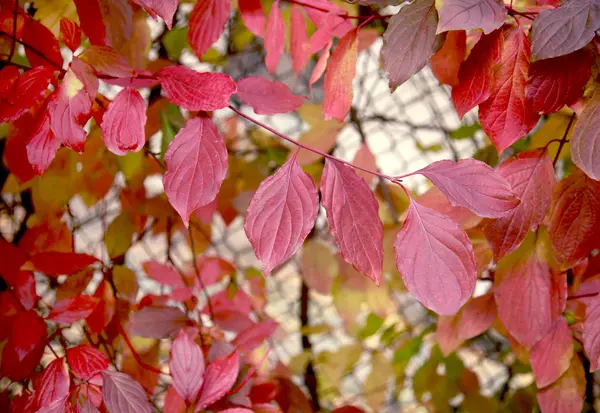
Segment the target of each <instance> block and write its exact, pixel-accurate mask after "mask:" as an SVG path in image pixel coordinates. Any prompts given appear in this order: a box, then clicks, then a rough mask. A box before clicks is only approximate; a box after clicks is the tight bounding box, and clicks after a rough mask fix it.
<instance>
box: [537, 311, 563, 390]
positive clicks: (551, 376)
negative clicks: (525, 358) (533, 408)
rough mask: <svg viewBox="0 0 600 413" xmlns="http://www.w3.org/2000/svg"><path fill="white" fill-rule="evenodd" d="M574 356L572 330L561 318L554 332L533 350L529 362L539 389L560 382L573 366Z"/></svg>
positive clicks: (554, 327)
mask: <svg viewBox="0 0 600 413" xmlns="http://www.w3.org/2000/svg"><path fill="white" fill-rule="evenodd" d="M573 354H574V346H573V337H572V335H571V330H570V329H569V326H568V324H567V322H566V320H565V319H564V318H562V317H561V318H559V319H558V321H557V322H556V324H554V326H553V327H552V330H550V332H548V334H546V335H545V336H544V337H543V338H542V339H541V340H540V341H538V342H537V343H536V344H535V345H534V346H533V347H532V348H531V352H530V357H529V361H530V363H531V368H532V370H533V374H534V375H535V382H536V384H537V386H538V388H542V387H546V386H547V385H549V384H552V383H554V382H555V381H556V380H558V378H559V377H560V376H562V374H563V373H564V372H565V371H567V369H568V368H569V366H570V365H571V359H572V358H573Z"/></svg>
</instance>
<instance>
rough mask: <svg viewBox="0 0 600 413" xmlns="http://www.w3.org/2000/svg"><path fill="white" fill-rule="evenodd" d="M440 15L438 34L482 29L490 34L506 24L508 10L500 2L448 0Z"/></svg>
mask: <svg viewBox="0 0 600 413" xmlns="http://www.w3.org/2000/svg"><path fill="white" fill-rule="evenodd" d="M439 13H440V23H439V25H438V29H437V31H438V33H441V32H445V31H448V30H468V29H482V30H483V32H484V33H485V34H489V33H491V32H493V31H494V30H496V29H498V28H500V27H501V26H502V24H503V23H504V18H505V17H506V8H505V7H504V4H503V3H502V2H501V1H498V0H446V1H445V2H444V3H443V6H442V7H441V8H440V9H439Z"/></svg>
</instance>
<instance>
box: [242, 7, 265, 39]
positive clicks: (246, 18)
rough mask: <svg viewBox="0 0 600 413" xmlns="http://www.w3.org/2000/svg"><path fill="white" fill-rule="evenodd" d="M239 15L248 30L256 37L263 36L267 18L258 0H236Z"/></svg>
mask: <svg viewBox="0 0 600 413" xmlns="http://www.w3.org/2000/svg"><path fill="white" fill-rule="evenodd" d="M238 3H239V9H240V16H241V17H242V21H243V22H244V24H245V25H246V28H247V29H248V31H250V32H251V33H252V34H254V35H255V36H258V37H264V34H265V25H266V24H267V19H266V17H265V11H264V10H263V8H262V4H261V3H260V0H238Z"/></svg>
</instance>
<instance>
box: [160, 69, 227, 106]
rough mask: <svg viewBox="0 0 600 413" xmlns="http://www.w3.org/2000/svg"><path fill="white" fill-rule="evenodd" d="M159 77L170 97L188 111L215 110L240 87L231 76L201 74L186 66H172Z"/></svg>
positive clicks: (166, 93)
mask: <svg viewBox="0 0 600 413" xmlns="http://www.w3.org/2000/svg"><path fill="white" fill-rule="evenodd" d="M156 76H157V77H158V79H159V80H160V83H161V85H162V87H163V91H164V93H165V95H166V96H167V98H169V100H170V101H171V102H173V103H174V104H176V105H178V106H181V107H182V108H184V109H188V110H194V111H197V110H202V111H212V110H217V109H222V108H224V107H226V106H227V105H228V101H229V97H230V96H231V95H232V94H233V93H235V91H236V89H237V87H236V84H235V82H234V81H233V79H231V77H229V75H226V74H223V73H207V72H205V73H200V72H197V71H195V70H194V69H190V68H189V67H186V66H179V65H178V66H169V67H166V68H164V69H161V70H160V71H159V72H158V73H157V74H156Z"/></svg>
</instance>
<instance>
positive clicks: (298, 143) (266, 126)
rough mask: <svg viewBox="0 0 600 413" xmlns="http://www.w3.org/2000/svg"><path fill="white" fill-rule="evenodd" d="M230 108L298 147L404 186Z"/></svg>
mask: <svg viewBox="0 0 600 413" xmlns="http://www.w3.org/2000/svg"><path fill="white" fill-rule="evenodd" d="M229 109H231V110H232V111H234V112H235V113H237V114H238V115H239V116H241V117H243V118H244V119H246V120H248V121H250V122H252V123H254V124H255V125H257V126H260V127H261V128H263V129H266V130H268V131H269V132H271V133H272V134H274V135H276V136H278V137H280V138H281V139H283V140H285V141H287V142H289V143H291V144H294V145H296V146H298V147H300V148H302V149H306V150H307V151H310V152H313V153H316V154H319V155H321V156H323V157H325V158H328V159H331V160H334V161H338V162H341V163H343V164H344V165H347V166H350V167H351V168H354V169H360V170H361V171H363V172H366V173H368V174H371V175H375V176H378V177H380V178H383V179H387V180H388V181H390V182H392V183H394V184H396V185H400V186H402V184H400V180H398V179H397V178H395V177H393V176H390V175H386V174H382V173H380V172H377V171H372V170H370V169H367V168H363V167H362V166H358V165H355V164H353V163H352V162H348V161H344V160H343V159H340V158H338V157H336V156H333V155H330V154H328V153H325V152H323V151H320V150H318V149H316V148H312V147H310V146H307V145H304V144H302V143H300V142H298V141H295V140H294V139H292V138H290V137H289V136H286V135H284V134H283V133H281V132H278V131H276V130H275V129H273V128H271V127H270V126H268V125H265V124H264V123H262V122H261V121H259V120H257V119H254V118H253V117H251V116H249V115H246V114H245V113H243V112H242V111H240V110H239V109H236V108H235V107H233V106H232V105H229Z"/></svg>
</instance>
